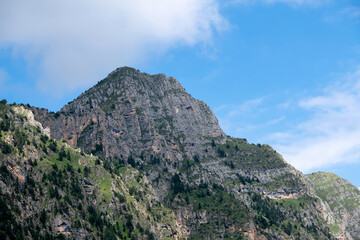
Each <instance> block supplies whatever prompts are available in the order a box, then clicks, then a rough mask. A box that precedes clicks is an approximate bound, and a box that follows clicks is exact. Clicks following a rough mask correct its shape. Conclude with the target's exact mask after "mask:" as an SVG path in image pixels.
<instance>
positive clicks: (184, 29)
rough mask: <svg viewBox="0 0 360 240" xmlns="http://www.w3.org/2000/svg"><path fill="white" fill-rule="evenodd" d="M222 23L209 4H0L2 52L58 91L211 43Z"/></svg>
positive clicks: (178, 0) (138, 0) (208, 0)
mask: <svg viewBox="0 0 360 240" xmlns="http://www.w3.org/2000/svg"><path fill="white" fill-rule="evenodd" d="M226 25H227V22H226V20H225V19H224V18H223V17H222V16H221V14H220V13H219V7H218V5H217V3H216V1H214V0H192V1H190V0H175V1H166V0H152V1H149V0H134V1H124V0H121V1H115V0H110V1H99V0H90V1H83V0H81V1H69V0H65V1H60V0H55V1H40V0H34V1H23V0H14V1H2V2H1V3H0V36H1V38H0V50H1V49H11V50H12V52H13V53H14V55H15V56H18V57H19V56H20V57H22V58H24V59H25V60H26V61H27V63H28V64H29V65H30V66H31V68H33V69H34V72H36V73H37V75H38V82H37V84H38V86H40V87H41V88H43V89H45V90H47V89H50V88H54V87H55V88H56V89H57V90H58V91H60V92H61V91H66V90H73V89H75V88H78V87H85V86H89V84H93V83H95V82H96V81H97V80H99V79H101V77H103V76H104V75H105V74H106V73H107V72H109V71H110V70H112V69H114V68H115V67H118V66H121V65H132V64H135V63H138V62H139V61H141V60H142V59H146V57H147V56H149V55H154V54H161V53H163V52H165V51H166V50H167V49H169V48H171V47H174V46H177V45H179V44H180V45H190V46H192V45H195V44H199V43H209V42H211V39H212V35H213V34H214V32H215V31H219V30H221V29H223V28H224V27H226Z"/></svg>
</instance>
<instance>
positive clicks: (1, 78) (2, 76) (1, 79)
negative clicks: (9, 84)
mask: <svg viewBox="0 0 360 240" xmlns="http://www.w3.org/2000/svg"><path fill="white" fill-rule="evenodd" d="M8 79H9V74H8V73H7V71H6V70H5V69H3V68H0V87H2V86H3V85H4V84H5V83H6V81H7V80H8Z"/></svg>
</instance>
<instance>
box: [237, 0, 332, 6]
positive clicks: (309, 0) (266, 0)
mask: <svg viewBox="0 0 360 240" xmlns="http://www.w3.org/2000/svg"><path fill="white" fill-rule="evenodd" d="M332 1H333V0H232V1H231V3H232V4H246V5H249V4H255V3H263V4H275V3H283V4H287V5H290V6H293V7H297V6H320V5H324V4H328V3H330V2H332Z"/></svg>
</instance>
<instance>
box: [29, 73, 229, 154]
mask: <svg viewBox="0 0 360 240" xmlns="http://www.w3.org/2000/svg"><path fill="white" fill-rule="evenodd" d="M34 110H35V115H36V116H37V118H38V119H40V121H41V122H43V123H44V124H45V125H46V126H49V127H50V129H51V130H52V135H53V137H54V138H56V139H59V140H60V139H65V140H66V141H67V142H69V143H70V144H71V146H73V147H81V148H83V149H84V150H87V151H88V152H90V151H92V150H96V147H98V150H99V151H101V152H102V154H103V156H117V157H121V156H123V157H126V156H129V155H130V154H134V155H137V156H140V155H141V154H143V155H144V154H145V155H162V156H163V157H165V158H168V159H170V160H171V161H178V160H181V159H182V158H183V156H184V155H185V156H193V155H195V154H197V153H198V152H199V151H201V150H202V146H203V144H204V143H205V142H209V141H211V140H209V138H211V139H215V140H216V141H219V142H224V139H225V134H224V133H223V131H222V130H221V128H220V126H219V124H218V121H217V119H216V117H215V115H214V114H213V112H212V111H211V110H210V108H209V107H208V106H207V104H206V103H204V102H202V101H199V100H196V99H194V98H193V97H192V96H191V95H190V94H188V93H187V92H186V91H185V89H184V88H183V87H182V86H181V84H180V83H179V82H178V81H177V80H176V79H175V78H173V77H166V76H165V75H164V74H156V75H150V74H147V73H141V72H139V71H138V70H135V69H133V68H129V67H121V68H118V69H116V70H115V71H113V72H111V73H110V74H109V75H108V76H107V77H106V78H105V79H103V80H102V81H100V82H98V84H96V85H95V86H94V87H92V88H90V89H89V90H88V91H86V92H84V93H83V94H81V95H80V96H79V97H78V98H77V99H75V100H74V101H72V102H70V103H69V104H67V105H66V106H64V107H63V108H62V109H61V111H59V112H58V113H56V114H54V115H53V116H50V115H49V114H46V116H45V115H44V113H43V112H39V111H37V110H36V109H34ZM36 112H37V113H38V114H36Z"/></svg>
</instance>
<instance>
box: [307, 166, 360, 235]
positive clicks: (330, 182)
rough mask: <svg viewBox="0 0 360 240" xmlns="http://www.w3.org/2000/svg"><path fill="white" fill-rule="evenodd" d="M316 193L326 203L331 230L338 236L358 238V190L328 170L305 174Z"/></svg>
mask: <svg viewBox="0 0 360 240" xmlns="http://www.w3.org/2000/svg"><path fill="white" fill-rule="evenodd" d="M306 177H307V178H308V179H309V181H310V182H311V183H312V186H313V188H314V189H315V191H316V193H317V195H318V196H319V197H320V198H321V199H322V200H323V201H324V202H325V203H326V204H327V205H328V209H330V212H331V215H333V216H334V218H333V221H331V222H330V225H331V230H332V231H333V232H334V234H335V235H336V236H338V237H339V238H346V239H360V191H359V189H358V188H357V187H355V186H354V185H352V184H351V183H350V182H348V181H347V180H345V179H343V178H341V177H339V176H337V175H335V174H333V173H328V172H317V173H313V174H309V175H307V176H306Z"/></svg>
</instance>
